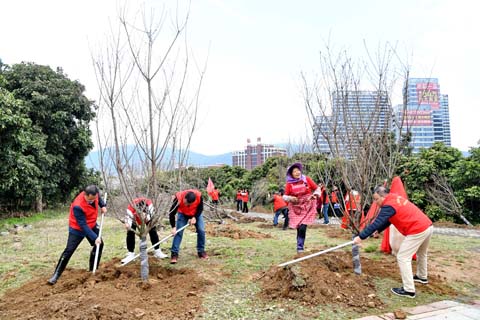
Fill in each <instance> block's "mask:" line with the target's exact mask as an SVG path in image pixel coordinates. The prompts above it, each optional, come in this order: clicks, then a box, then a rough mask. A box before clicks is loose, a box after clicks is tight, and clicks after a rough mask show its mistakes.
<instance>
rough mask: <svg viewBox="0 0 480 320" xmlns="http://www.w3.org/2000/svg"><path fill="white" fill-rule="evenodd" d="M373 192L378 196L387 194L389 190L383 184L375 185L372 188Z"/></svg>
mask: <svg viewBox="0 0 480 320" xmlns="http://www.w3.org/2000/svg"><path fill="white" fill-rule="evenodd" d="M373 193H376V194H378V195H379V196H382V197H384V196H386V195H387V194H389V193H390V190H389V189H388V188H386V187H384V186H377V187H375V189H374V190H373Z"/></svg>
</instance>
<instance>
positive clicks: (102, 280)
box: [0, 259, 213, 320]
mask: <svg viewBox="0 0 480 320" xmlns="http://www.w3.org/2000/svg"><path fill="white" fill-rule="evenodd" d="M119 263H120V260H119V259H114V260H111V261H109V262H107V263H105V264H102V265H101V268H100V269H99V270H98V271H97V272H96V274H95V275H93V274H92V273H90V272H88V271H86V270H78V269H67V270H66V271H65V272H64V273H63V275H62V277H61V278H60V280H59V281H58V282H57V284H56V285H54V286H49V285H47V282H46V281H47V279H36V280H33V281H31V282H28V283H26V284H25V285H23V286H22V287H20V288H18V289H15V290H11V291H9V292H7V293H6V294H5V295H4V296H2V298H0V318H1V319H20V318H21V319H69V320H71V319H176V318H177V319H194V318H195V317H196V315H197V314H198V313H199V312H200V310H201V305H202V293H203V292H204V291H205V288H206V287H207V286H209V285H212V284H213V283H212V282H211V281H208V280H205V279H204V278H202V277H200V276H199V275H198V274H197V272H196V271H195V270H192V269H171V268H165V267H162V266H160V265H157V264H155V263H152V262H150V276H149V281H148V282H145V283H144V282H142V281H141V280H140V266H139V263H138V262H137V263H136V264H135V263H132V264H129V265H127V266H124V267H120V266H119Z"/></svg>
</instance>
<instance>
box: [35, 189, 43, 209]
mask: <svg viewBox="0 0 480 320" xmlns="http://www.w3.org/2000/svg"><path fill="white" fill-rule="evenodd" d="M42 202H43V197H42V191H39V192H38V193H37V197H36V199H35V204H34V205H35V212H42V211H43V203H42Z"/></svg>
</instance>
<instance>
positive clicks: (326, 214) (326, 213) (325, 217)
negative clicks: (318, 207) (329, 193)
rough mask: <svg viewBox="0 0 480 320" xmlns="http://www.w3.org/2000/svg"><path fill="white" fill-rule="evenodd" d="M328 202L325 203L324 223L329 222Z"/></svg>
mask: <svg viewBox="0 0 480 320" xmlns="http://www.w3.org/2000/svg"><path fill="white" fill-rule="evenodd" d="M328 207H329V205H328V203H326V204H324V205H323V223H329V221H328Z"/></svg>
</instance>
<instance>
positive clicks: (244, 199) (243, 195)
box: [242, 191, 248, 202]
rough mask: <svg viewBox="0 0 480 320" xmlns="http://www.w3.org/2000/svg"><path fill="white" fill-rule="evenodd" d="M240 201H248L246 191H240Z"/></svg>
mask: <svg viewBox="0 0 480 320" xmlns="http://www.w3.org/2000/svg"><path fill="white" fill-rule="evenodd" d="M242 201H243V202H248V191H245V192H242Z"/></svg>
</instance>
